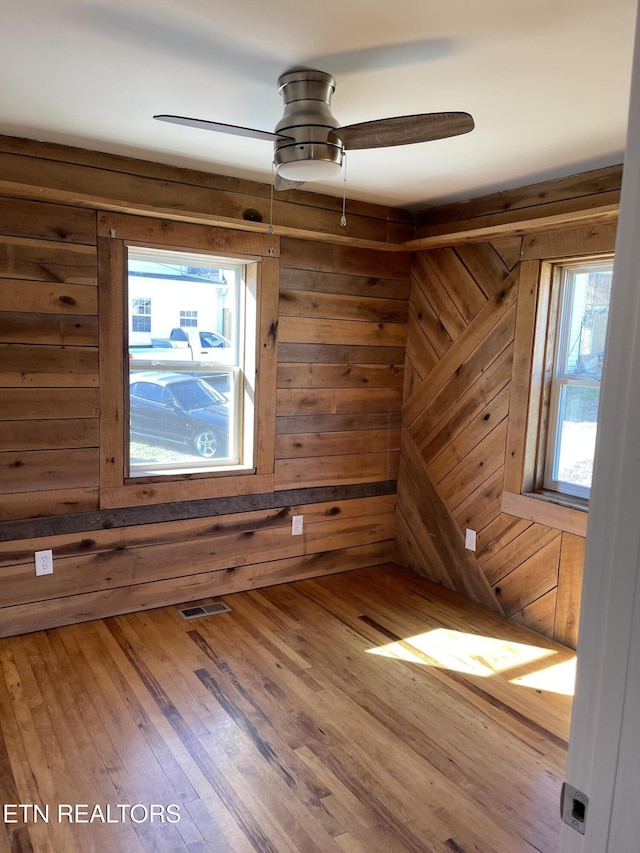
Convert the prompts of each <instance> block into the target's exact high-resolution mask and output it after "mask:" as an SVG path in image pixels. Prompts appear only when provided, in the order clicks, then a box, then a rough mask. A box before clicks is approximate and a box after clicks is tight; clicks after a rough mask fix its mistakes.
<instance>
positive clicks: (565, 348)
mask: <svg viewBox="0 0 640 853" xmlns="http://www.w3.org/2000/svg"><path fill="white" fill-rule="evenodd" d="M612 277H613V258H611V257H607V258H594V259H593V260H589V259H582V260H580V261H561V262H558V263H553V264H552V263H543V264H541V267H540V279H539V289H538V296H537V318H536V326H535V335H534V348H533V358H532V372H531V376H530V391H529V404H528V426H527V437H526V442H525V451H524V452H525V456H524V469H523V483H522V488H521V490H520V491H521V493H523V494H530V495H536V494H537V495H539V496H545V495H546V496H548V497H552V498H553V497H555V498H556V499H560V498H562V499H563V500H564V501H565V502H569V503H571V502H573V503H574V505H576V506H580V505H581V504H580V502H581V501H582V502H583V504H582V505H584V508H586V501H587V500H588V498H589V494H590V491H591V478H592V474H593V459H594V451H595V443H596V432H597V422H598V404H599V399H600V381H601V378H602V367H603V362H604V354H605V345H606V332H607V320H608V316H609V299H610V295H611V282H612ZM517 393H518V391H517V389H516V390H515V395H517ZM516 405H518V404H517V403H516ZM576 500H577V502H578V503H577V504H576V503H575V502H576Z"/></svg>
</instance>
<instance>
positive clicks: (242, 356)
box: [123, 241, 257, 482]
mask: <svg viewBox="0 0 640 853" xmlns="http://www.w3.org/2000/svg"><path fill="white" fill-rule="evenodd" d="M124 250H125V255H126V259H125V260H126V263H127V267H128V270H127V275H126V276H125V277H124V281H123V287H124V288H125V290H128V286H129V285H128V283H129V281H130V278H131V274H130V270H129V261H130V260H131V259H133V262H134V263H135V262H136V261H140V260H147V261H151V262H153V261H154V260H155V262H156V263H160V264H161V263H163V262H164V263H165V264H168V265H169V266H171V265H172V263H173V262H174V261H175V264H174V265H175V267H176V268H182V267H184V268H185V269H186V268H188V266H189V264H190V263H193V262H194V261H195V260H198V261H200V262H201V263H202V264H203V265H204V264H207V265H210V268H211V269H216V270H219V269H221V268H223V267H224V268H225V269H226V270H227V271H228V272H230V273H232V277H233V280H234V292H235V300H234V301H235V306H234V310H233V314H232V316H233V318H234V321H233V326H234V332H233V341H234V346H233V348H232V349H233V350H234V351H235V359H234V360H233V361H232V362H230V363H227V362H226V360H225V361H222V362H216V361H215V359H214V358H211V359H209V360H208V361H206V362H205V361H203V362H200V361H198V365H199V367H198V370H199V371H200V372H202V373H208V372H211V373H215V372H222V373H229V374H231V380H232V384H233V386H234V394H233V399H232V405H231V406H230V408H229V415H230V418H229V422H230V424H232V425H234V429H232V430H230V431H229V439H230V442H231V447H232V448H233V450H234V451H235V458H234V454H232V456H231V458H229V457H226V458H216V457H212V458H211V459H207V460H205V459H197V458H196V457H194V458H193V460H189V461H186V460H185V461H184V462H180V463H177V462H176V463H168V462H167V463H161V462H148V463H147V464H144V463H137V464H135V465H134V464H132V463H131V459H130V452H131V442H132V435H131V430H130V429H129V430H127V438H126V447H125V482H130V481H133V480H136V481H138V482H140V481H143V480H152V479H153V480H155V479H156V478H162V479H164V478H167V477H172V476H180V475H183V474H188V475H199V474H213V473H227V472H229V471H233V470H235V471H245V472H249V471H252V470H255V468H254V454H255V407H254V403H253V400H254V393H253V389H254V387H255V384H256V381H257V370H256V354H255V349H256V346H257V341H256V334H257V311H256V308H255V303H256V299H257V289H256V281H257V275H256V273H255V271H254V267H255V264H256V263H257V262H256V260H255V258H253V259H246V258H238V257H233V258H232V257H228V256H227V257H221V256H220V255H218V254H217V253H212V252H203V251H199V252H197V253H195V252H194V251H193V250H192V249H189V250H184V249H182V250H175V249H171V250H169V249H166V248H165V249H162V250H159V249H157V248H149V247H148V246H143V245H140V244H139V243H137V242H135V243H134V242H130V241H126V242H125V244H124ZM180 255H182V256H183V257H182V258H180ZM181 261H182V263H181ZM201 268H202V269H205V268H206V267H205V266H203V267H201ZM137 275H140V273H137ZM207 283H208V282H207V281H203V284H207ZM211 284H213V285H216V284H218V282H214V281H211ZM125 302H126V304H127V305H128V304H130V302H131V300H130V298H128V296H127V297H126V298H125ZM179 313H180V314H182V313H183V312H181V311H179ZM191 313H195V314H196V315H197V312H191ZM125 327H126V328H129V323H125ZM177 328H179V329H183V328H185V327H183V326H179V327H177ZM198 334H199V337H200V340H201V341H202V337H203V335H204V332H199V333H198ZM186 340H188V338H187V339H186ZM130 344H131V341H130ZM201 346H204V344H203V343H201ZM157 352H158V359H157V361H154V367H153V368H151V369H152V370H160V371H169V372H172V373H183V374H184V375H185V377H187V376H190V375H191V374H192V367H194V365H193V363H192V362H190V361H186V360H185V361H184V362H182V361H176V360H175V359H168V360H167V361H166V362H164V363H163V358H162V356H163V355H164V354H165V353H167V352H174V351H173V350H165V349H158V351H157ZM216 352H218V350H216ZM230 352H231V351H230ZM131 368H133V369H134V370H135V369H138V370H141V371H143V372H146V371H148V370H149V368H148V367H141V366H140V365H136V363H135V357H134V360H133V361H132V362H130V370H129V372H128V374H127V376H126V377H125V419H124V423H125V429H126V426H127V425H129V424H130V416H131V411H130V407H131V402H132V401H131V393H130V388H131V384H132V379H133V377H134V376H135V373H133V372H132V370H131ZM236 425H239V427H237V426H236ZM145 469H146V470H145Z"/></svg>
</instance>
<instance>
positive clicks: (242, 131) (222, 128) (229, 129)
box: [154, 115, 293, 142]
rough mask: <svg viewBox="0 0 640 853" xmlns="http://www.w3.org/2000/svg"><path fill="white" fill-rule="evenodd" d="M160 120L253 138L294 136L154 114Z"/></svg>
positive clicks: (271, 138) (272, 138) (204, 120)
mask: <svg viewBox="0 0 640 853" xmlns="http://www.w3.org/2000/svg"><path fill="white" fill-rule="evenodd" d="M154 118H155V119H157V120H158V121H166V122H168V123H169V124H183V125H185V126H186V127H198V128H200V129H201V130H215V131H216V132H217V133H233V134H234V135H235V136H248V137H250V138H251V139H266V140H268V141H269V142H275V141H276V140H279V139H283V140H292V141H293V137H291V136H285V135H283V134H282V133H270V132H269V131H268V130H255V128H253V127H239V126H238V125H235V124H221V123H220V122H218V121H206V119H202V118H187V117H186V116H168V115H157V116H154Z"/></svg>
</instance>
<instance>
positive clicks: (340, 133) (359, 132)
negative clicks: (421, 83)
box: [333, 112, 475, 151]
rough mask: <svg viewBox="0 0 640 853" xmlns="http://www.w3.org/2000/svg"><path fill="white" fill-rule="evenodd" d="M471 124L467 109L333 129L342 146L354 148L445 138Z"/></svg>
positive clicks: (378, 146)
mask: <svg viewBox="0 0 640 853" xmlns="http://www.w3.org/2000/svg"><path fill="white" fill-rule="evenodd" d="M474 126H475V125H474V122H473V118H472V117H471V116H470V115H469V113H460V112H456V113H422V114H420V115H413V116H396V117H395V118H382V119H378V120H377V121H364V122H361V123H360V124H349V125H347V126H346V127H338V128H336V129H335V130H334V131H333V133H334V134H335V136H337V137H338V138H339V139H341V140H342V143H343V145H344V147H345V148H346V149H347V150H348V151H351V150H353V149H356V148H386V147H388V146H392V145H411V144H412V143H414V142H431V141H432V140H434V139H446V138H447V137H449V136H458V135H459V134H461V133H469V131H470V130H473V128H474Z"/></svg>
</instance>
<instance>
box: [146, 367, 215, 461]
mask: <svg viewBox="0 0 640 853" xmlns="http://www.w3.org/2000/svg"><path fill="white" fill-rule="evenodd" d="M130 416H131V434H132V435H137V436H142V437H144V438H150V439H155V440H156V441H161V442H171V443H173V444H182V445H187V447H191V448H193V449H194V450H195V451H196V452H197V453H198V454H199V455H200V456H204V457H205V458H206V459H210V458H211V457H213V456H222V457H224V456H226V455H227V454H228V452H229V402H228V400H227V399H226V398H225V397H223V396H222V394H220V393H219V392H218V391H216V389H215V388H212V387H211V386H210V385H208V384H207V383H206V382H203V381H202V380H201V379H197V378H195V377H194V376H189V375H185V374H183V373H173V372H169V371H145V372H143V373H139V374H134V375H133V376H132V377H131V386H130Z"/></svg>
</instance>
